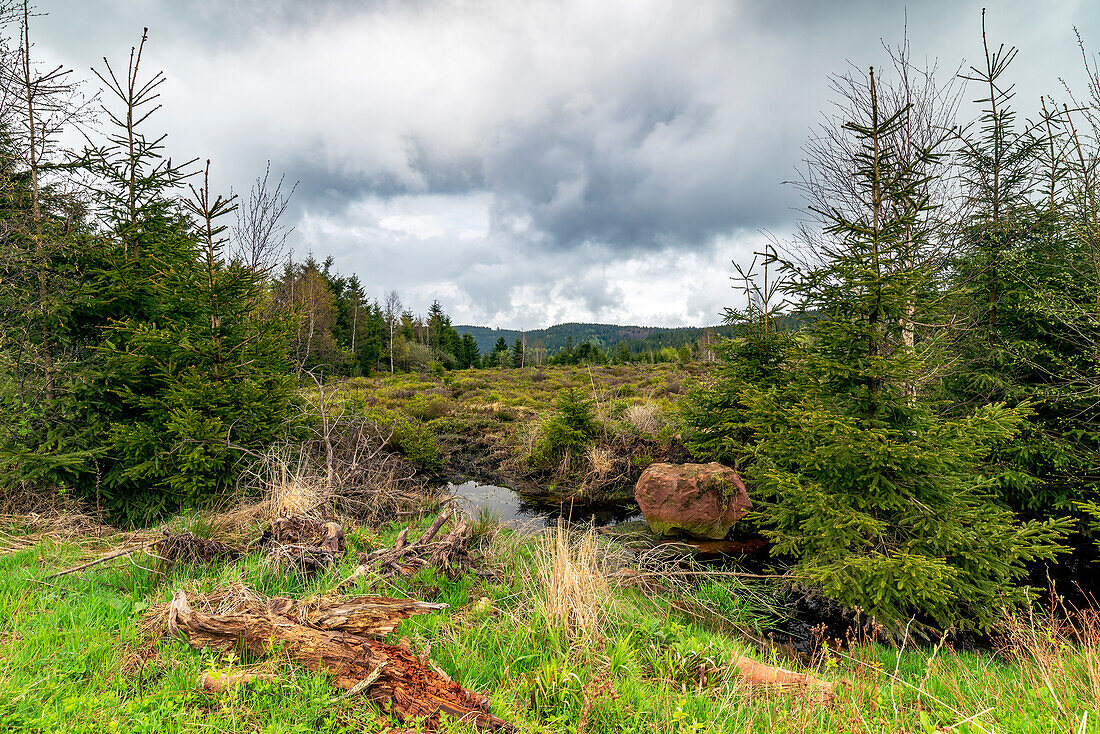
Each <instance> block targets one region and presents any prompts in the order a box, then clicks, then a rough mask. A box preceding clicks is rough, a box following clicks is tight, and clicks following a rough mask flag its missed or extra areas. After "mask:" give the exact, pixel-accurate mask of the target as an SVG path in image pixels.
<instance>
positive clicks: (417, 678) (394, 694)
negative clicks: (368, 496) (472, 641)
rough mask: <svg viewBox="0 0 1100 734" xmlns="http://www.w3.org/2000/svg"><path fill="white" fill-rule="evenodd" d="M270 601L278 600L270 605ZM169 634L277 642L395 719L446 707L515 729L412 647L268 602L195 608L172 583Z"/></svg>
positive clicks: (234, 645)
mask: <svg viewBox="0 0 1100 734" xmlns="http://www.w3.org/2000/svg"><path fill="white" fill-rule="evenodd" d="M276 608H281V607H278V606H276ZM168 631H169V633H170V634H174V635H182V636H183V637H184V638H186V639H187V641H188V642H189V643H190V644H191V645H192V646H193V647H210V648H213V649H218V650H229V649H238V650H240V651H248V652H250V653H252V654H253V655H257V656H260V655H266V654H267V653H268V652H270V651H272V649H273V648H276V647H277V648H279V649H280V650H281V652H282V653H283V654H286V655H288V656H289V657H290V658H291V659H292V660H294V661H296V662H297V663H299V664H301V665H304V666H306V667H308V668H310V669H312V670H316V671H318V672H326V673H328V674H329V675H330V676H331V677H332V682H333V684H334V685H336V686H338V687H339V688H343V689H345V690H348V691H353V692H355V693H358V694H362V695H363V696H365V697H367V698H368V699H370V700H371V701H373V702H375V703H376V704H378V705H379V706H380V707H381V708H382V709H383V710H385V711H387V712H389V713H391V714H393V715H394V716H396V717H398V718H399V719H401V720H403V721H404V720H409V719H414V718H424V719H438V718H439V717H440V716H441V715H447V716H449V717H451V718H454V719H459V720H463V721H468V722H471V723H474V724H475V725H477V727H478V728H480V729H485V730H504V731H515V728H514V727H513V726H511V725H510V724H508V723H507V722H506V721H504V720H503V719H500V718H497V717H496V716H493V715H492V714H490V713H489V705H488V700H487V699H486V698H485V697H484V696H480V695H478V694H475V693H473V692H471V691H468V690H466V689H465V688H463V687H462V686H461V685H459V684H458V683H455V682H453V681H449V680H447V679H446V678H445V677H444V676H442V675H440V674H439V673H437V672H436V671H435V670H434V669H433V667H432V666H431V665H429V664H428V663H427V661H425V660H423V659H421V658H420V657H418V656H417V655H415V654H414V653H412V652H411V651H409V650H407V649H405V648H402V647H398V646H395V645H387V644H385V643H382V642H379V641H377V640H371V639H368V638H365V637H360V636H358V635H353V634H349V633H347V632H343V631H340V630H321V629H314V628H313V627H309V626H306V625H304V624H299V623H298V622H296V621H295V620H293V619H291V618H289V617H286V616H283V615H281V614H277V613H276V612H274V611H272V609H271V608H270V606H269V608H267V609H262V610H249V611H246V612H242V613H238V614H205V613H202V612H196V611H193V610H192V609H191V607H190V605H189V604H188V602H187V595H186V594H185V593H184V592H183V591H182V590H179V591H176V593H175V595H174V596H173V598H172V604H171V607H170V609H169V615H168Z"/></svg>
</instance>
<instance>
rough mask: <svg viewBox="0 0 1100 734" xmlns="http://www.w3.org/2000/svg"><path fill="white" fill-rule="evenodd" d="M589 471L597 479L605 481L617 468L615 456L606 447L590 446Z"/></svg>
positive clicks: (588, 452)
mask: <svg viewBox="0 0 1100 734" xmlns="http://www.w3.org/2000/svg"><path fill="white" fill-rule="evenodd" d="M587 455H588V470H589V472H590V473H591V474H592V475H593V476H595V477H596V478H597V479H603V478H604V477H607V476H608V475H609V474H611V472H612V470H613V469H614V468H615V454H614V452H613V451H611V449H609V448H608V447H606V446H589V447H588V451H587Z"/></svg>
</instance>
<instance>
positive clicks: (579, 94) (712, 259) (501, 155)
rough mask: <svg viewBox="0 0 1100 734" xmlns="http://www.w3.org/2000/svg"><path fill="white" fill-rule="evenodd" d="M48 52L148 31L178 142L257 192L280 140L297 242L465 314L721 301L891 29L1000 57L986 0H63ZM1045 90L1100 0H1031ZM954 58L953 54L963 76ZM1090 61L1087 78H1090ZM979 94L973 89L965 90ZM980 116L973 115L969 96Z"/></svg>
mask: <svg viewBox="0 0 1100 734" xmlns="http://www.w3.org/2000/svg"><path fill="white" fill-rule="evenodd" d="M40 10H41V11H43V12H45V13H47V15H45V16H43V17H41V18H39V19H37V20H36V22H35V29H34V33H35V38H36V39H37V42H38V48H39V51H40V52H41V53H42V54H43V55H44V57H46V58H48V59H50V60H59V61H62V62H64V63H66V64H68V65H70V66H72V67H73V68H74V69H76V70H77V72H78V73H79V74H83V75H85V76H88V77H90V75H89V74H87V73H86V71H87V69H88V68H89V67H90V66H92V65H98V64H99V63H100V62H99V59H100V57H102V56H104V55H106V56H108V57H109V58H111V59H120V60H121V59H124V58H125V56H126V54H127V52H128V49H129V47H130V45H132V44H133V43H135V42H136V41H137V40H138V38H140V34H141V29H142V27H143V26H148V27H149V29H150V45H149V51H148V63H149V65H150V68H153V67H156V68H163V69H164V70H165V72H166V74H167V76H168V82H167V83H166V84H165V86H164V89H163V92H164V94H163V98H162V101H163V103H164V109H163V111H162V112H160V113H158V116H157V118H155V119H156V122H157V124H159V125H162V126H163V128H164V129H165V130H167V131H168V132H169V139H168V141H169V148H170V151H171V152H172V153H173V154H174V155H176V156H177V157H180V158H184V157H190V156H192V155H198V156H201V157H204V158H205V157H210V158H212V159H213V161H214V166H215V169H214V170H215V173H216V175H217V177H218V178H217V181H218V182H219V183H220V184H221V185H223V186H224V187H225V188H232V189H234V190H235V191H238V192H241V191H244V190H247V188H248V187H249V185H250V184H251V181H252V180H253V179H254V177H255V176H256V175H257V174H258V173H262V171H263V168H264V166H265V165H266V162H267V161H269V160H270V161H271V164H272V169H273V171H275V172H281V171H285V172H286V179H287V181H288V182H294V181H297V182H298V187H297V190H296V192H295V196H294V202H293V206H292V209H291V211H290V212H289V214H290V219H291V221H290V222H289V224H291V225H292V226H295V227H296V232H295V234H294V235H293V241H294V245H295V248H296V250H298V252H299V253H300V254H303V253H304V250H307V249H308V250H312V251H313V252H314V253H315V254H317V255H319V256H324V255H327V254H332V255H333V256H334V258H335V260H336V263H337V266H338V267H339V268H340V269H341V270H342V271H346V272H356V273H358V274H359V275H360V277H361V278H362V279H363V282H364V283H365V284H366V286H367V287H368V289H369V290H370V291H371V292H372V294H373V295H375V296H377V297H381V296H383V295H384V293H385V292H386V291H388V290H390V289H391V288H396V289H398V290H400V291H401V292H402V294H403V295H404V296H405V298H406V302H407V303H409V304H410V305H412V306H413V307H414V308H417V309H423V308H425V307H426V305H427V304H428V303H430V302H431V300H432V299H433V298H439V299H440V300H441V301H442V302H443V303H444V305H445V307H446V308H447V309H448V310H449V311H450V312H451V313H452V314H453V315H454V316H455V318H456V321H458V322H464V321H480V322H484V323H490V324H496V325H501V326H504V325H508V326H521V327H527V326H532V327H533V326H538V325H545V324H546V323H549V322H551V321H553V320H555V319H573V320H580V319H601V320H603V319H606V320H628V321H645V322H650V323H655V322H660V323H666V324H670V325H674V324H686V323H703V322H713V321H715V320H716V319H717V318H718V317H719V315H720V312H721V309H722V307H723V306H725V305H728V304H730V303H731V302H732V301H733V300H734V299H735V298H736V294H735V293H734V292H733V291H731V290H730V288H729V283H728V276H729V274H730V273H731V271H732V269H731V267H730V260H732V259H737V260H739V261H740V260H747V259H750V258H751V252H752V250H753V249H754V248H757V247H758V246H759V244H760V242H761V241H762V239H763V237H764V235H762V234H761V232H762V231H768V232H774V233H776V234H777V235H778V236H784V235H786V234H787V233H789V232H791V231H792V229H793V227H794V222H795V220H796V219H797V216H798V215H797V213H796V208H797V207H798V205H799V198H798V195H797V192H796V191H795V190H794V189H793V188H792V187H790V186H785V185H784V184H783V182H784V181H786V180H790V179H792V178H794V177H795V175H796V174H795V169H796V166H797V165H798V164H799V161H800V159H801V153H800V149H801V146H802V145H803V143H804V141H805V140H806V139H807V137H808V136H809V135H810V134H811V133H812V129H813V127H814V126H815V125H816V124H817V123H818V122H819V121H820V119H821V115H822V113H823V112H827V111H828V109H829V99H830V97H829V86H828V77H829V75H830V74H833V73H837V72H843V71H845V70H846V69H848V68H850V67H849V64H851V65H854V66H857V67H860V68H864V67H866V66H868V65H870V64H881V63H882V62H883V61H884V56H885V55H884V52H883V49H882V42H883V40H885V41H887V42H891V43H897V42H900V41H901V40H902V37H903V34H905V35H907V36H908V39H909V42H910V44H911V46H912V49H913V52H914V55H915V56H916V57H917V58H918V59H919V58H924V57H928V58H933V59H936V58H938V59H939V61H940V66H941V68H943V69H945V70H947V71H948V72H951V71H953V70H954V68H955V67H956V65H957V64H958V63H959V62H960V61H961V60H962V59H963V58H964V57H965V58H969V59H971V60H974V59H977V58H978V56H979V54H980V51H981V47H980V42H981V39H980V34H979V33H980V14H981V5H980V3H978V2H976V0H963V1H961V2H947V1H946V0H935V1H932V2H928V1H926V2H919V3H909V4H908V5H906V4H903V3H890V2H880V1H874V0H852V1H849V2H829V3H825V2H818V1H817V0H802V1H800V2H787V1H784V0H756V1H753V2H747V1H745V2H738V1H736V0H698V1H697V2H691V3H683V2H679V1H678V0H629V1H627V0H621V1H619V0H616V1H613V2H596V1H595V0H587V1H582V0H531V1H530V2H519V3H517V2H513V1H510V0H487V1H486V2H478V3H470V2H461V1H459V0H454V1H449V2H444V1H442V0H420V1H417V2H398V1H397V0H378V1H377V2H355V1H352V0H327V1H324V2H309V3H305V2H296V1H294V0H275V1H273V0H232V1H226V0H222V1H221V2H213V1H212V0H210V1H206V0H191V1H183V2H181V1H179V0H148V1H146V2H141V3H134V2H130V1H129V0H57V1H55V2H44V3H42V5H41V7H40ZM989 27H990V32H991V36H992V37H993V38H994V39H996V41H997V42H998V43H999V42H1000V41H1001V40H1002V39H1003V40H1004V41H1006V42H1008V43H1011V44H1015V45H1017V46H1019V47H1020V55H1019V58H1018V60H1017V62H1016V64H1015V66H1014V69H1013V71H1014V79H1016V81H1017V82H1018V91H1019V97H1018V100H1019V106H1020V107H1021V109H1022V110H1023V111H1024V112H1025V114H1026V113H1028V112H1030V110H1031V108H1032V107H1033V106H1034V105H1032V104H1031V100H1036V101H1037V99H1038V96H1039V94H1041V93H1057V92H1059V91H1060V83H1059V79H1060V78H1066V79H1067V80H1069V81H1070V82H1071V83H1072V81H1073V80H1074V79H1075V78H1079V74H1078V72H1079V71H1080V66H1081V61H1080V56H1079V53H1078V51H1077V49H1076V47H1075V38H1074V35H1073V29H1074V27H1077V28H1078V29H1079V30H1080V31H1081V33H1082V35H1083V37H1084V39H1085V42H1086V44H1089V45H1090V47H1091V48H1093V49H1095V48H1096V47H1097V46H1098V45H1100V44H1098V41H1100V12H1096V7H1095V5H1094V4H1092V3H1091V2H1090V1H1089V0H1079V1H1074V0H1067V1H1064V2H1055V1H1054V0H1037V1H1036V0H1018V1H1017V0H1013V1H1011V2H1004V3H998V4H995V5H994V6H993V7H991V8H990V11H989ZM948 75H949V74H948ZM1075 75H1076V76H1075ZM969 96H973V95H968V97H969ZM967 114H969V113H967Z"/></svg>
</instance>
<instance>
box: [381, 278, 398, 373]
mask: <svg viewBox="0 0 1100 734" xmlns="http://www.w3.org/2000/svg"><path fill="white" fill-rule="evenodd" d="M383 315H384V317H385V319H386V329H387V330H389V334H390V348H389V353H390V374H391V375H392V374H393V335H394V333H395V332H396V331H397V322H398V321H399V320H400V319H401V299H400V298H398V297H397V291H390V292H389V293H387V294H386V306H385V310H384V311H383Z"/></svg>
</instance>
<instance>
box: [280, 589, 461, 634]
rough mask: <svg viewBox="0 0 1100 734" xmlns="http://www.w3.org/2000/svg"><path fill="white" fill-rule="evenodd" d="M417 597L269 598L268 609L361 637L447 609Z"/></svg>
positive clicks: (301, 621) (389, 631)
mask: <svg viewBox="0 0 1100 734" xmlns="http://www.w3.org/2000/svg"><path fill="white" fill-rule="evenodd" d="M446 608H447V605H446V604H433V603H431V602H426V601H417V600H416V599H391V598H387V597H383V596H358V597H356V598H354V599H348V600H347V601H341V602H327V603H326V602H319V603H318V602H300V601H294V600H293V599H272V600H271V601H269V602H268V604H267V610H268V611H270V612H271V613H272V614H277V615H279V616H281V617H287V618H288V619H292V620H294V621H296V622H298V623H299V624H304V625H307V626H309V627H313V628H315V629H319V630H338V631H341V632H348V633H350V634H353V635H359V636H360V637H382V636H384V635H388V634H389V633H391V632H393V631H394V629H396V627H397V625H398V624H399V623H400V622H401V620H403V619H408V618H409V617H411V616H413V615H414V614H424V613H426V612H433V611H437V610H440V609H446Z"/></svg>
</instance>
